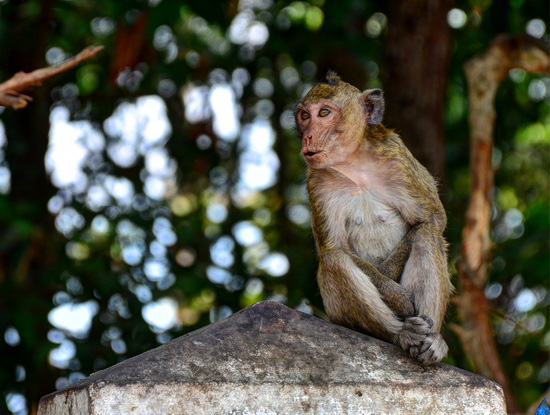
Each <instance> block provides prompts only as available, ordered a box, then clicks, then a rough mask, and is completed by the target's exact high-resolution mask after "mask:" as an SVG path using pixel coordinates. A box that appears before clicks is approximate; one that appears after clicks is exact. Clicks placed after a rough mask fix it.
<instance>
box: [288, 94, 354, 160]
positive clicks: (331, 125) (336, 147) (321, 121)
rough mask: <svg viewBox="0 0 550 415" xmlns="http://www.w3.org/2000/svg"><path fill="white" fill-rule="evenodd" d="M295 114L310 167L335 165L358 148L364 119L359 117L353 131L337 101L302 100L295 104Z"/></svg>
mask: <svg viewBox="0 0 550 415" xmlns="http://www.w3.org/2000/svg"><path fill="white" fill-rule="evenodd" d="M348 113H349V110H348ZM295 115H296V125H297V127H298V131H299V133H300V136H301V138H302V155H303V156H304V159H305V160H306V162H307V164H308V165H309V166H310V167H312V168H314V169H325V168H328V167H331V166H334V165H335V164H338V163H340V162H343V161H344V160H345V159H346V158H347V157H348V156H349V155H350V154H351V153H352V152H354V151H355V150H356V149H357V146H358V145H359V142H358V140H357V138H359V137H362V134H361V133H360V134H357V132H358V131H357V130H360V129H361V128H362V126H361V124H363V121H362V119H361V117H359V120H358V121H359V125H357V124H355V128H354V129H355V134H354V132H353V131H350V128H347V126H349V123H348V122H347V120H346V118H348V117H345V113H344V111H342V108H340V106H338V105H336V104H335V102H334V101H332V100H324V99H322V100H320V101H317V102H314V103H307V101H306V102H301V103H300V104H298V106H297V107H296V113H295ZM348 115H349V114H348ZM356 137H357V138H356Z"/></svg>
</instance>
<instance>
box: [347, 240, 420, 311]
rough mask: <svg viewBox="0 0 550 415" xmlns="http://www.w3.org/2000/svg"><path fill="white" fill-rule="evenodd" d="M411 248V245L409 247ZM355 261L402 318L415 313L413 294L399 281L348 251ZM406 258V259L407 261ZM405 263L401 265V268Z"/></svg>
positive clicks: (390, 306)
mask: <svg viewBox="0 0 550 415" xmlns="http://www.w3.org/2000/svg"><path fill="white" fill-rule="evenodd" d="M409 250H410V247H409ZM347 254H348V255H350V257H351V258H352V259H353V262H354V263H355V265H357V267H359V269H360V270H361V271H363V273H364V274H365V275H368V277H369V278H370V280H371V282H372V284H373V285H374V286H375V287H376V288H377V289H378V292H379V293H380V297H382V300H384V302H385V303H386V304H387V306H388V307H389V308H390V309H391V310H392V311H393V312H394V313H395V315H397V316H398V317H400V318H407V317H411V316H413V315H414V311H415V310H414V304H413V301H412V298H411V295H410V294H409V293H408V291H407V290H405V289H404V288H403V287H402V286H401V285H399V284H398V283H397V282H395V281H392V280H391V279H389V278H387V277H386V276H385V275H383V274H382V273H380V271H379V270H377V269H376V267H375V266H374V265H372V264H371V263H370V262H367V261H364V260H363V259H361V258H359V257H358V256H357V255H354V254H353V253H350V252H348V253H347ZM406 260H407V259H406V258H405V259H404V261H405V262H406ZM403 266H404V264H402V265H401V268H402V267H403Z"/></svg>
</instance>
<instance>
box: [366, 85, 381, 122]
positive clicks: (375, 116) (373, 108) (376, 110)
mask: <svg viewBox="0 0 550 415" xmlns="http://www.w3.org/2000/svg"><path fill="white" fill-rule="evenodd" d="M361 103H362V104H363V111H364V114H365V116H366V117H367V123H369V124H380V123H381V122H382V118H384V107H385V103H384V93H383V92H382V90H381V89H378V88H377V89H367V90H366V91H365V92H363V93H362V94H361Z"/></svg>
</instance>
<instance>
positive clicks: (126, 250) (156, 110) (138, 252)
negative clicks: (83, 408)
mask: <svg viewBox="0 0 550 415" xmlns="http://www.w3.org/2000/svg"><path fill="white" fill-rule="evenodd" d="M548 15H549V5H548V2H545V1H538V0H499V1H496V0H467V1H466V0H457V1H451V0H441V1H429V0H414V1H406V2H400V1H397V0H391V1H386V2H379V1H374V0H366V1H360V0H338V1H330V0H309V1H286V0H240V1H239V0H231V1H227V0H218V1H213V0H181V1H173V0H149V1H146V0H120V1H110V0H95V1H94V0H0V81H3V80H7V79H8V78H9V77H11V76H12V75H13V74H14V73H16V72H18V71H26V72H30V71H31V70H33V69H37V68H40V67H43V66H48V65H55V64H58V63H60V62H62V61H64V60H65V59H67V58H69V57H71V56H73V55H75V54H76V53H78V52H79V51H80V50H81V49H83V48H84V47H85V46H87V45H104V46H105V50H104V51H103V52H101V53H100V54H99V55H98V56H96V57H95V58H94V59H92V60H90V61H86V62H84V63H83V64H81V65H80V66H79V67H78V68H76V69H74V70H71V71H69V72H66V73H64V74H62V75H59V76H57V77H55V78H54V79H51V80H48V81H47V82H45V84H44V85H43V86H41V87H39V88H36V89H34V90H32V91H30V92H29V94H30V95H31V96H32V97H33V99H34V101H33V102H32V103H31V104H30V105H29V106H28V107H27V108H25V109H22V110H19V111H14V110H12V109H8V108H1V107H0V413H1V414H17V415H24V414H34V413H35V412H36V410H37V404H38V399H39V398H40V397H41V396H43V395H45V394H47V393H50V392H53V391H55V390H56V389H60V388H63V387H65V386H67V385H69V384H71V383H73V382H76V381H78V380H79V379H81V378H83V377H85V376H87V375H89V374H91V373H93V372H95V371H98V370H101V369H103V368H106V367H108V366H111V365H113V364H115V363H117V362H120V361H122V360H124V359H127V358H129V357H131V356H134V355H136V354H139V353H141V352H144V351H146V350H149V349H151V348H154V347H156V346H158V345H160V344H163V343H166V342H168V341H170V340H171V339H173V338H174V337H176V336H180V335H183V334H185V333H188V332H190V331H192V330H195V329H197V328H199V327H201V326H204V325H206V324H209V323H211V322H213V321H216V320H219V319H221V318H224V317H227V316H229V315H230V314H232V313H234V312H236V311H237V310H239V309H241V308H243V307H246V306H249V305H251V304H253V303H255V302H257V301H260V300H264V299H272V300H276V301H281V302H284V303H285V304H287V305H289V306H291V307H296V308H298V309H299V310H302V311H305V312H308V313H314V314H316V315H318V316H320V317H323V316H324V314H323V311H322V310H323V308H322V301H321V298H320V295H319V292H318V288H317V286H316V283H315V270H316V259H315V252H314V246H313V240H312V237H311V232H310V224H309V214H310V213H309V208H308V203H307V197H306V192H305V183H304V163H303V161H302V160H301V157H300V151H299V148H300V142H299V139H298V138H297V134H296V132H295V130H294V121H293V115H292V113H293V106H294V104H295V102H296V101H297V100H298V99H299V98H300V97H301V96H303V95H304V94H305V93H306V92H307V91H308V89H309V88H311V86H312V85H314V83H315V82H316V80H318V79H319V78H320V77H322V76H323V75H324V73H325V72H326V70H327V69H329V68H332V69H335V70H336V71H338V72H339V73H340V74H341V75H342V77H343V78H344V79H345V80H347V81H348V82H350V83H352V84H354V85H356V86H357V87H358V88H360V89H366V88H372V87H382V88H384V89H385V91H386V99H387V107H388V108H387V116H386V125H387V126H388V127H391V128H395V129H396V130H397V131H398V132H399V133H400V134H401V135H402V136H403V138H404V140H405V141H406V143H407V144H408V145H409V147H410V148H411V150H412V151H413V153H414V154H415V155H416V156H417V157H418V158H419V159H420V160H421V161H422V162H423V163H424V164H425V165H426V166H427V167H428V168H429V169H430V171H431V172H432V173H433V174H434V175H436V176H437V177H438V179H439V181H440V190H441V197H442V200H443V202H444V204H445V207H446V209H447V212H448V217H449V226H448V230H447V238H448V239H449V241H450V243H451V248H450V264H451V271H452V274H453V280H454V283H455V285H457V281H456V263H457V261H458V260H459V256H460V239H461V230H462V228H463V226H464V212H465V209H466V206H467V203H468V197H469V192H470V176H469V174H470V172H469V167H468V162H469V128H468V122H467V113H468V102H467V85H466V80H465V76H464V72H463V65H464V63H465V62H466V61H467V60H468V59H470V58H472V57H473V56H474V55H476V54H478V53H481V52H483V51H484V50H486V49H487V48H488V46H489V44H490V42H491V41H492V40H493V39H494V38H495V37H496V36H497V35H498V34H501V33H509V34H528V35H530V36H532V37H534V38H537V39H539V40H541V41H548ZM549 96H550V78H548V77H545V76H541V75H538V76H537V75H531V74H528V73H526V72H525V71H523V70H521V69H513V70H511V71H510V72H509V76H508V77H507V79H506V80H505V82H503V83H502V85H501V86H500V88H499V91H498V94H497V99H496V108H497V114H498V116H497V120H496V130H495V146H494V148H493V156H492V157H493V159H492V162H493V167H494V168H495V171H496V181H495V189H494V192H493V195H492V200H493V207H492V209H493V214H492V232H491V236H492V239H493V241H494V250H493V255H492V257H491V259H490V261H491V264H492V265H491V267H490V275H489V280H488V281H489V282H488V284H487V287H486V288H485V295H486V297H487V298H488V299H489V300H490V302H491V305H492V307H493V308H492V310H491V323H492V330H493V331H494V336H495V337H496V340H497V342H498V351H499V356H495V359H500V360H501V361H502V364H503V366H504V370H505V372H506V375H507V376H508V377H509V379H510V382H511V384H512V385H513V394H514V396H513V398H512V399H513V400H515V401H516V402H517V405H518V406H519V407H520V408H521V409H523V410H526V408H528V407H529V406H530V405H532V404H534V403H535V402H537V401H538V400H540V399H542V396H543V394H544V392H545V391H546V390H547V388H548V381H549V372H550V363H549V355H548V351H549V347H550V335H549V333H548V318H549V315H548V305H549V303H550V295H549V293H548V289H549V286H548V285H549V268H550V267H549V265H550V263H549V255H548V254H549V199H548V190H549V189H548V187H549V186H548V185H549V175H548V167H549V143H550V125H549V122H550V111H549V109H550V106H549ZM449 322H450V323H454V324H457V325H460V321H458V319H457V317H456V311H455V310H454V307H452V306H451V309H450V312H449ZM445 336H446V338H447V340H448V343H449V345H450V349H451V350H450V354H449V357H448V358H447V360H446V361H447V362H448V363H450V364H453V365H457V366H459V367H461V368H464V369H467V370H470V371H476V368H475V367H474V366H473V364H472V361H471V359H470V358H469V357H468V355H467V354H466V353H465V352H464V350H463V348H462V346H461V343H460V341H459V338H458V337H457V336H456V334H455V332H454V331H453V330H451V329H450V328H447V329H446V332H445Z"/></svg>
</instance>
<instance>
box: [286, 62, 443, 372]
mask: <svg viewBox="0 0 550 415" xmlns="http://www.w3.org/2000/svg"><path fill="white" fill-rule="evenodd" d="M383 113H384V99H383V95H382V91H381V90H379V89H371V90H367V91H364V92H361V91H359V90H358V89H357V88H355V87H353V86H351V85H350V84H348V83H346V82H343V81H342V80H341V79H340V78H339V77H338V75H336V73H334V72H329V73H328V74H327V75H326V77H325V78H324V79H323V80H322V81H321V82H320V83H319V84H317V85H316V86H315V87H313V88H312V89H311V91H310V92H309V93H308V94H307V95H306V96H305V98H304V99H303V100H302V101H301V102H300V103H298V105H297V107H296V113H295V115H296V124H297V127H298V131H299V133H300V136H301V139H302V153H303V156H304V158H305V160H306V162H307V164H308V169H307V170H308V171H307V188H308V193H309V199H310V204H311V213H312V218H311V223H312V229H313V234H314V237H315V242H316V246H317V252H318V255H319V271H318V274H317V279H318V283H319V288H320V291H321V296H322V298H323V302H324V304H325V309H326V311H327V313H328V315H329V317H330V319H331V320H332V321H333V322H335V323H337V324H341V325H343V326H347V327H349V328H352V329H355V330H358V331H362V332H366V333H368V334H371V335H373V336H375V337H378V338H381V339H383V340H386V341H390V342H392V343H394V344H396V345H398V346H400V347H401V348H402V349H403V350H405V351H407V352H409V353H410V354H411V355H412V356H413V357H415V358H416V359H417V360H418V361H419V362H421V363H422V364H432V363H436V362H439V361H441V360H442V359H443V358H444V357H445V356H446V354H447V351H448V348H447V345H446V344H445V341H444V340H443V338H442V336H441V335H440V334H439V332H440V330H441V326H442V324H443V318H444V315H445V310H446V308H447V304H448V302H449V296H450V294H451V291H452V286H451V283H450V279H449V273H448V268H447V244H446V242H445V239H444V238H443V231H444V229H445V226H446V223H447V218H446V215H445V211H444V209H443V206H442V204H441V201H440V200H439V196H438V193H437V187H436V183H435V180H434V179H433V178H432V176H431V175H430V174H429V173H428V171H427V170H426V169H425V168H424V167H423V166H422V165H421V164H420V163H419V162H418V161H417V160H416V159H415V158H414V157H413V156H412V155H411V153H410V152H409V150H408V149H407V148H406V147H405V145H404V144H403V142H402V141H401V139H400V138H399V136H398V135H397V134H396V133H394V132H393V131H392V130H389V129H386V128H385V127H384V126H383V125H382V124H381V121H382V117H383Z"/></svg>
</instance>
